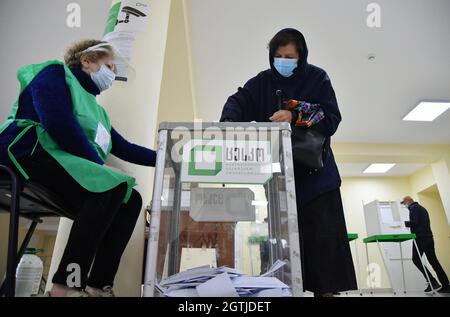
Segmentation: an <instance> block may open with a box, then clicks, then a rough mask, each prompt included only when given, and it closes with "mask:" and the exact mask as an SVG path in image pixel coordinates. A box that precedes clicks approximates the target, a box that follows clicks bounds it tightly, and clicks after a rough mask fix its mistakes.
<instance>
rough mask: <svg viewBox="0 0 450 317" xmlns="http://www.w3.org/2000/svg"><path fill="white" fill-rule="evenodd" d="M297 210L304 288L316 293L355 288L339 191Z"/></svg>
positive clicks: (316, 199)
mask: <svg viewBox="0 0 450 317" xmlns="http://www.w3.org/2000/svg"><path fill="white" fill-rule="evenodd" d="M299 209H300V210H299V217H298V223H299V231H300V247H301V249H302V273H303V283H304V289H305V290H307V291H311V292H314V293H316V294H324V293H330V292H340V291H346V290H354V289H357V283H356V276H355V269H354V266H353V260H352V254H351V251H350V245H349V242H348V237H347V229H346V225H345V218H344V209H343V207H342V199H341V192H340V190H339V189H336V190H333V191H330V192H327V193H324V194H322V195H321V196H319V197H317V198H315V199H314V200H313V201H311V202H309V203H308V204H306V206H304V207H303V208H299Z"/></svg>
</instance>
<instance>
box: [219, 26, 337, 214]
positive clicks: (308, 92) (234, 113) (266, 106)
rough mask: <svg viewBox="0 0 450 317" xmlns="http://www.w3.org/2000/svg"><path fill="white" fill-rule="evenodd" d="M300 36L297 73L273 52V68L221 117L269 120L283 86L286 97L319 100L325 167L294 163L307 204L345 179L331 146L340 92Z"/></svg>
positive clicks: (230, 100) (231, 100)
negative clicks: (279, 65) (311, 59)
mask: <svg viewBox="0 0 450 317" xmlns="http://www.w3.org/2000/svg"><path fill="white" fill-rule="evenodd" d="M298 36H299V37H300V38H301V41H302V42H303V43H304V49H303V52H304V53H303V54H302V55H303V56H301V57H300V60H299V63H298V65H299V66H298V67H297V69H296V70H295V71H294V74H293V75H292V76H291V77H289V78H285V77H283V76H281V75H280V74H279V73H278V71H277V70H276V69H275V67H274V66H273V61H274V57H273V56H272V55H270V65H271V68H270V69H268V70H265V71H263V72H261V73H259V74H258V75H257V76H256V77H253V78H252V79H250V80H249V81H248V82H247V83H246V84H245V85H244V87H241V88H239V89H238V91H237V92H236V93H235V94H234V95H232V96H230V97H229V98H228V100H227V102H226V103H225V106H224V108H223V111H222V116H221V121H224V120H226V119H230V120H232V121H235V122H250V121H257V122H269V121H270V120H269V118H270V117H271V116H272V115H273V114H274V113H275V112H276V111H277V110H278V108H277V96H276V91H277V90H282V91H283V94H284V96H283V97H284V99H285V100H289V99H296V100H300V101H306V102H310V103H314V104H319V105H320V106H321V108H322V109H323V111H324V113H325V118H324V119H323V120H322V121H321V122H320V123H319V124H318V125H316V126H314V127H313V129H316V130H318V131H320V132H321V133H322V134H323V135H325V136H326V137H327V142H326V155H325V157H324V167H323V168H322V169H321V170H319V171H315V170H307V169H304V168H302V167H301V166H294V170H295V182H296V188H297V201H298V203H299V204H300V205H305V204H307V203H308V202H310V201H311V200H313V199H314V198H316V197H318V196H319V195H321V194H323V193H326V192H329V191H331V190H334V189H337V188H339V187H340V185H341V179H340V176H339V172H338V169H337V166H336V162H335V160H334V156H333V152H332V150H331V147H330V138H331V136H332V135H333V134H334V133H335V132H336V130H337V128H338V126H339V123H340V122H341V114H340V112H339V108H338V104H337V100H336V95H335V93H334V90H333V87H332V85H331V81H330V78H329V77H328V75H327V73H326V72H325V71H324V70H323V69H321V68H319V67H317V66H314V65H311V64H308V62H307V58H308V48H307V45H306V42H305V39H304V37H303V35H302V34H301V33H300V32H298Z"/></svg>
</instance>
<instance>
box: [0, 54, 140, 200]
mask: <svg viewBox="0 0 450 317" xmlns="http://www.w3.org/2000/svg"><path fill="white" fill-rule="evenodd" d="M55 64H59V65H63V66H64V69H65V80H66V83H67V86H68V87H69V89H70V93H71V96H72V109H73V114H74V116H75V118H76V119H77V121H78V123H79V124H80V126H81V128H82V129H83V131H84V133H85V135H86V137H87V139H88V140H89V143H90V144H91V145H92V146H93V147H94V148H95V150H96V151H97V153H98V155H99V156H100V157H101V158H102V160H103V161H105V160H106V157H107V156H108V154H109V153H110V152H111V148H112V142H111V123H110V121H109V118H108V115H107V114H106V111H105V110H104V109H103V108H102V107H101V106H100V105H99V104H98V103H97V101H96V99H95V96H94V95H92V94H90V93H88V92H87V91H86V90H85V89H84V88H83V87H82V86H81V84H80V83H79V81H78V80H77V79H76V77H75V76H74V75H73V74H72V72H71V71H70V69H69V68H67V66H66V65H64V63H62V62H60V61H56V60H54V61H47V62H45V63H42V64H34V65H29V66H26V67H23V68H21V69H20V70H19V72H18V73H17V78H18V79H19V82H20V92H21V93H22V91H23V90H24V89H25V88H26V87H27V86H28V85H29V84H30V82H31V81H32V80H33V78H34V77H35V76H36V75H37V74H38V73H39V72H40V71H42V70H43V69H44V68H46V67H47V66H49V65H55ZM18 108H19V102H18V99H17V101H16V102H15V103H14V105H13V108H12V111H11V113H10V114H9V116H8V119H7V120H6V122H4V123H3V124H2V125H0V134H1V133H2V132H3V131H4V130H5V129H6V128H7V127H8V126H9V125H10V124H11V123H13V122H16V124H17V125H18V126H19V127H21V128H23V130H22V131H21V132H20V133H19V134H18V135H17V137H16V138H15V139H14V140H13V142H11V144H10V145H9V146H8V156H9V158H10V159H11V161H12V162H13V164H14V165H15V166H16V168H17V169H18V170H19V171H20V173H21V174H22V175H23V177H24V178H25V179H27V180H28V179H29V176H28V174H27V173H26V172H25V170H24V169H23V168H22V167H21V166H20V164H19V162H18V161H17V160H16V158H15V157H14V155H13V154H12V152H11V148H12V147H13V146H14V144H16V143H17V142H18V141H19V140H20V139H21V138H22V137H23V136H24V135H25V133H27V132H28V131H29V130H30V129H32V128H34V129H36V134H37V138H38V141H37V142H39V143H40V144H41V146H42V147H43V148H44V149H45V150H46V151H47V152H48V153H49V154H50V155H51V156H52V157H53V158H54V159H55V160H56V161H58V163H59V164H61V166H62V167H63V168H64V169H65V170H66V171H67V173H69V174H70V176H72V178H73V179H74V180H75V181H76V182H77V183H78V184H80V185H81V186H82V187H83V188H85V189H86V190H88V191H90V192H93V193H102V192H105V191H108V190H110V189H112V188H115V187H117V186H118V185H120V184H122V183H127V185H128V190H127V193H126V195H125V197H124V200H123V201H124V203H126V202H127V201H128V199H129V198H130V195H131V191H132V189H133V187H134V186H135V185H136V182H135V179H134V178H133V177H131V176H128V175H124V174H122V173H119V172H117V171H115V170H113V169H111V168H109V167H107V166H105V165H99V164H97V163H94V162H91V161H89V160H86V159H84V158H81V157H78V156H75V155H73V154H70V153H68V152H65V151H63V150H62V149H61V148H60V147H59V146H58V144H57V143H56V142H55V141H54V140H53V138H52V137H51V136H50V134H48V132H47V131H46V130H45V129H44V127H43V126H42V125H41V123H39V122H35V121H32V120H28V119H17V118H16V114H17V109H18ZM37 142H36V145H37ZM35 148H36V146H35ZM33 152H34V149H33V151H32V152H31V155H33Z"/></svg>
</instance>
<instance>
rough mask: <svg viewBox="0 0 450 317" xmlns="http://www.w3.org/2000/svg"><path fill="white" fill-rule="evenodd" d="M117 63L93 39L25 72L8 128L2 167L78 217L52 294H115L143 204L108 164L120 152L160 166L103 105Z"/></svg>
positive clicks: (3, 132)
mask: <svg viewBox="0 0 450 317" xmlns="http://www.w3.org/2000/svg"><path fill="white" fill-rule="evenodd" d="M114 58H115V56H114V50H113V48H112V47H111V46H110V45H109V44H108V43H105V42H101V41H96V40H86V41H82V42H78V43H75V44H73V45H72V46H71V47H70V48H69V49H68V50H67V53H66V54H65V56H64V59H65V63H63V62H60V61H47V62H44V63H42V64H34V65H29V66H26V67H23V68H21V69H20V70H19V72H18V74H17V78H18V79H19V82H20V95H19V98H18V99H17V101H16V103H15V104H14V105H13V108H12V111H11V113H10V115H9V116H8V119H7V120H6V122H4V123H3V124H2V125H0V164H3V165H8V166H10V167H12V168H14V169H15V170H16V171H17V172H18V173H20V174H21V175H22V176H23V178H24V179H30V180H32V181H34V182H36V183H39V184H41V185H43V186H44V187H46V188H48V189H50V190H51V191H53V192H55V193H56V194H58V195H59V196H60V197H62V198H63V199H64V200H65V202H66V205H67V206H68V207H69V210H68V211H69V212H70V214H71V216H72V219H73V226H72V229H71V232H70V235H69V239H68V242H67V245H66V248H65V251H64V254H63V256H62V259H61V262H60V264H59V267H58V270H57V272H56V273H55V274H54V276H53V280H52V282H53V288H52V290H51V291H50V292H49V295H50V296H76V297H79V296H114V293H113V291H112V287H113V282H114V277H115V275H116V272H117V269H118V267H119V263H120V258H121V256H122V253H123V251H124V250H125V247H126V245H127V243H128V241H129V239H130V237H131V234H132V232H133V230H134V227H135V225H136V221H137V219H138V217H139V214H140V212H141V209H142V198H141V196H140V194H139V193H138V192H137V191H136V190H135V189H133V187H134V185H135V179H134V178H133V177H131V176H128V175H125V174H123V173H122V172H120V171H118V170H117V169H114V168H111V167H108V166H106V165H105V161H106V158H107V157H108V155H109V154H113V155H114V156H116V157H118V158H120V159H123V160H125V161H128V162H131V163H134V164H139V165H144V166H155V161H156V153H155V152H154V151H153V150H151V149H148V148H145V147H141V146H139V145H136V144H133V143H130V142H128V141H126V140H125V139H124V138H123V137H122V136H121V135H120V134H119V133H118V132H117V131H116V130H115V129H114V128H113V127H112V126H111V123H110V121H109V118H108V115H107V113H106V111H105V110H104V109H103V108H102V107H101V106H100V105H99V104H98V103H97V102H96V96H97V95H98V94H100V93H101V92H102V91H104V90H106V89H108V88H109V87H111V85H112V83H113V81H114V79H115V76H116V68H115V65H114ZM125 106H127V105H124V108H125ZM124 110H125V109H124ZM128 111H129V110H128Z"/></svg>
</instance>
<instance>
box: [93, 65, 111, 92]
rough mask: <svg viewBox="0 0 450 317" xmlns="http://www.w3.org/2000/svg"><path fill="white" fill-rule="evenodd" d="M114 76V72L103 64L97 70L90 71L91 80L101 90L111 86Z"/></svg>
mask: <svg viewBox="0 0 450 317" xmlns="http://www.w3.org/2000/svg"><path fill="white" fill-rule="evenodd" d="M115 78H116V74H114V72H113V71H112V70H110V69H109V68H108V67H107V66H106V65H105V64H103V65H102V66H101V67H100V69H99V70H98V71H96V72H92V73H91V79H92V81H93V82H94V83H95V84H96V85H97V87H98V89H100V91H101V92H102V91H104V90H106V89H108V88H109V87H111V86H112V84H113V82H114V79H115Z"/></svg>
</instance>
